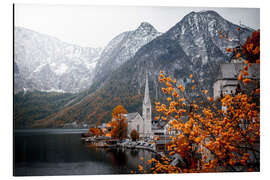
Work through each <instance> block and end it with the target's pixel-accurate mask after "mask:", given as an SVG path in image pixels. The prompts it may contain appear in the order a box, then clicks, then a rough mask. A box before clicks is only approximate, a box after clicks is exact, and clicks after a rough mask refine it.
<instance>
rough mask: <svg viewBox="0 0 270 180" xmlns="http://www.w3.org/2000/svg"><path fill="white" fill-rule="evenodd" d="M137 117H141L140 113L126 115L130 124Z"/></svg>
mask: <svg viewBox="0 0 270 180" xmlns="http://www.w3.org/2000/svg"><path fill="white" fill-rule="evenodd" d="M137 115H140V114H139V113H138V112H133V113H128V114H126V117H127V121H128V122H130V121H133V120H134V119H135V118H136V116H137Z"/></svg>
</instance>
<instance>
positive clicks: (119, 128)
mask: <svg viewBox="0 0 270 180" xmlns="http://www.w3.org/2000/svg"><path fill="white" fill-rule="evenodd" d="M125 114H127V110H126V109H125V108H124V107H123V106H122V105H118V106H116V107H115V108H114V109H113V111H112V122H111V126H112V130H111V137H112V138H116V139H120V140H121V139H123V138H126V137H127V122H126V116H125Z"/></svg>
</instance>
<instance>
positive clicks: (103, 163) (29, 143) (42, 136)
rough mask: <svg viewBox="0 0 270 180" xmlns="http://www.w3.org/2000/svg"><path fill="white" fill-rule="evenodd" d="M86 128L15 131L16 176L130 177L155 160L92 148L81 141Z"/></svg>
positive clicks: (143, 153)
mask: <svg viewBox="0 0 270 180" xmlns="http://www.w3.org/2000/svg"><path fill="white" fill-rule="evenodd" d="M87 131H88V130H87V129H38V130H36V129H34V130H15V131H14V151H13V155H14V168H13V170H14V171H13V173H14V175H15V176H49V175H103V174H129V173H130V171H131V170H133V171H134V170H138V165H139V164H142V165H143V166H145V168H149V165H146V164H143V162H142V161H141V160H140V158H141V157H143V158H144V159H145V160H148V159H151V158H152V157H155V154H153V153H152V152H150V151H147V150H129V149H126V150H123V149H119V148H118V149H104V148H94V147H90V145H89V144H84V143H82V141H81V140H80V133H83V132H87Z"/></svg>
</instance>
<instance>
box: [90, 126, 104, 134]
mask: <svg viewBox="0 0 270 180" xmlns="http://www.w3.org/2000/svg"><path fill="white" fill-rule="evenodd" d="M89 134H90V136H100V135H101V134H102V132H101V130H100V129H99V128H95V127H90V128H89Z"/></svg>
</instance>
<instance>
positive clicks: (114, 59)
mask: <svg viewBox="0 0 270 180" xmlns="http://www.w3.org/2000/svg"><path fill="white" fill-rule="evenodd" d="M159 35H161V33H160V32H158V31H157V30H156V29H155V28H154V27H153V26H152V25H151V24H149V23H147V22H142V23H141V24H140V26H139V27H138V28H137V29H136V30H133V31H127V32H123V33H121V34H119V35H118V36H116V37H115V38H114V39H112V40H111V41H110V42H109V44H108V45H107V46H106V47H105V49H104V50H103V52H102V53H101V55H100V58H99V61H98V63H97V67H96V69H95V80H96V82H97V83H98V85H97V86H101V85H102V84H104V82H106V80H107V79H108V77H109V76H110V74H111V73H112V72H113V71H114V70H116V69H117V68H118V67H120V66H121V65H122V64H124V63H125V62H126V61H128V60H129V59H130V58H132V57H133V56H134V55H135V53H136V52H137V51H138V50H139V49H140V48H141V47H142V46H143V45H145V44H147V43H149V42H150V41H152V40H153V39H155V38H156V37H158V36H159Z"/></svg>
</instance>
